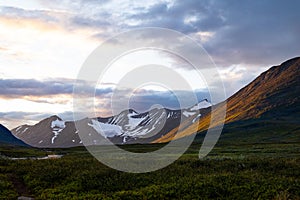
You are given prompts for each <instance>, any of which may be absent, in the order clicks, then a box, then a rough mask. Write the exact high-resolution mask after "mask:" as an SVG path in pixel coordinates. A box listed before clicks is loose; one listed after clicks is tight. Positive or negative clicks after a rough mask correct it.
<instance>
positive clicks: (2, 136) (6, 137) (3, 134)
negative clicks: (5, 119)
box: [0, 124, 28, 146]
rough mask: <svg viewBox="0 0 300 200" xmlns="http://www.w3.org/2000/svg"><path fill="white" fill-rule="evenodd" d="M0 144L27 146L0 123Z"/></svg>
mask: <svg viewBox="0 0 300 200" xmlns="http://www.w3.org/2000/svg"><path fill="white" fill-rule="evenodd" d="M0 145H17V146H28V145H27V144H25V143H24V142H23V141H21V140H19V139H18V138H16V137H15V136H14V135H13V134H12V133H11V132H10V131H9V130H8V129H7V128H6V127H4V126H3V125H2V124H0Z"/></svg>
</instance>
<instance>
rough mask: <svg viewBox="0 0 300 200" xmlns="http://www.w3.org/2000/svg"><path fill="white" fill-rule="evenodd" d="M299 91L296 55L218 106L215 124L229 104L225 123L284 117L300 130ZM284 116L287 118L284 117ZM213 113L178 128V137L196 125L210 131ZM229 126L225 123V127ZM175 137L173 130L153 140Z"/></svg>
mask: <svg viewBox="0 0 300 200" xmlns="http://www.w3.org/2000/svg"><path fill="white" fill-rule="evenodd" d="M299 93H300V58H299V57H297V58H293V59H291V60H288V61H286V62H284V63H282V64H281V65H279V66H274V67H271V68H270V69H269V70H267V71H266V72H264V73H262V74H261V75H260V76H258V77H257V78H256V79H255V80H254V81H252V82H251V83H250V84H248V85H247V86H245V87H244V88H242V89H241V90H239V91H238V92H237V93H235V94H234V95H232V96H231V97H230V98H228V100H227V101H226V102H222V103H220V104H218V105H216V116H217V120H216V121H215V122H214V123H213V125H218V124H219V123H220V120H218V112H221V109H222V108H224V107H223V106H225V103H227V114H226V119H225V123H226V124H229V123H230V124H231V123H235V122H241V121H245V120H251V119H260V120H261V121H264V120H273V121H274V119H276V118H277V120H279V121H280V120H281V121H283V120H285V121H286V123H289V122H291V121H293V122H294V123H293V124H294V129H296V130H298V129H299V121H300V119H299V116H300V115H299V114H300V112H299V110H300V107H299V104H300V100H299ZM284 116H285V118H284ZM210 118H211V114H210V112H207V114H206V115H205V116H203V117H202V118H201V119H200V121H199V123H194V124H192V125H191V126H189V127H186V128H185V129H183V130H181V131H179V132H178V133H177V135H176V137H184V136H187V135H191V134H193V133H194V132H193V131H191V130H195V129H194V128H195V127H196V128H197V130H198V132H201V131H205V130H207V128H208V126H209V123H210ZM226 127H227V128H228V126H225V128H226ZM174 136H175V133H174V132H170V133H168V134H166V135H165V136H164V137H162V138H159V139H158V140H155V141H154V142H168V141H169V140H170V138H173V137H174Z"/></svg>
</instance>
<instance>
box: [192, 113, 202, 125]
mask: <svg viewBox="0 0 300 200" xmlns="http://www.w3.org/2000/svg"><path fill="white" fill-rule="evenodd" d="M200 117H201V114H199V115H197V117H195V118H194V119H193V121H192V122H193V123H195V122H196V121H198V120H199V119H200Z"/></svg>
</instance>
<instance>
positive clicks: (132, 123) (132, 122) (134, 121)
mask: <svg viewBox="0 0 300 200" xmlns="http://www.w3.org/2000/svg"><path fill="white" fill-rule="evenodd" d="M134 116H136V113H129V114H128V115H127V117H128V124H126V125H125V126H126V127H129V128H128V130H133V129H135V128H136V127H137V126H138V125H139V124H140V123H141V122H142V121H143V120H145V119H146V118H147V116H145V117H142V118H137V117H134Z"/></svg>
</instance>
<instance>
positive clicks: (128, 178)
mask: <svg viewBox="0 0 300 200" xmlns="http://www.w3.org/2000/svg"><path fill="white" fill-rule="evenodd" d="M161 146H163V145H128V146H124V147H123V148H125V149H128V150H131V151H135V152H143V151H153V150H155V149H158V148H160V147H161ZM199 148H200V144H198V143H194V144H193V145H192V146H191V147H190V149H189V150H188V151H187V152H186V154H184V155H183V156H182V157H181V158H180V159H179V160H177V161H176V162H174V163H173V164H171V165H170V166H168V167H166V168H163V169H161V170H158V171H155V172H151V173H144V174H131V173H125V172H119V171H116V170H113V169H110V168H108V167H106V166H105V165H103V164H101V163H99V162H98V161H97V160H96V159H94V158H93V157H92V156H91V155H90V154H89V153H88V152H87V151H86V150H85V149H84V148H83V147H76V148H71V149H54V150H51V151H52V153H57V154H64V155H65V156H64V157H62V158H61V159H55V160H8V159H0V177H1V178H0V199H16V198H17V197H18V196H21V195H25V196H31V197H34V198H35V199H299V198H300V182H299V178H300V172H299V169H300V156H299V152H300V151H299V150H300V143H286V144H284V143H268V144H255V143H253V144H243V145H235V144H231V145H228V144H227V143H223V144H222V142H220V143H219V144H218V145H217V146H216V147H215V148H214V150H213V151H212V152H211V153H210V154H209V155H208V156H207V157H205V158H204V159H202V160H199V159H198V151H199ZM7 151H8V150H7V147H6V148H4V149H3V148H1V149H0V152H1V154H5V153H7ZM47 151H49V149H45V150H37V149H28V148H23V149H20V148H16V149H15V148H12V149H10V150H9V152H10V154H11V155H14V156H15V155H20V156H24V155H30V156H32V155H36V156H40V155H42V154H47V153H49V152H47ZM20 152H23V153H22V154H20Z"/></svg>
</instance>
